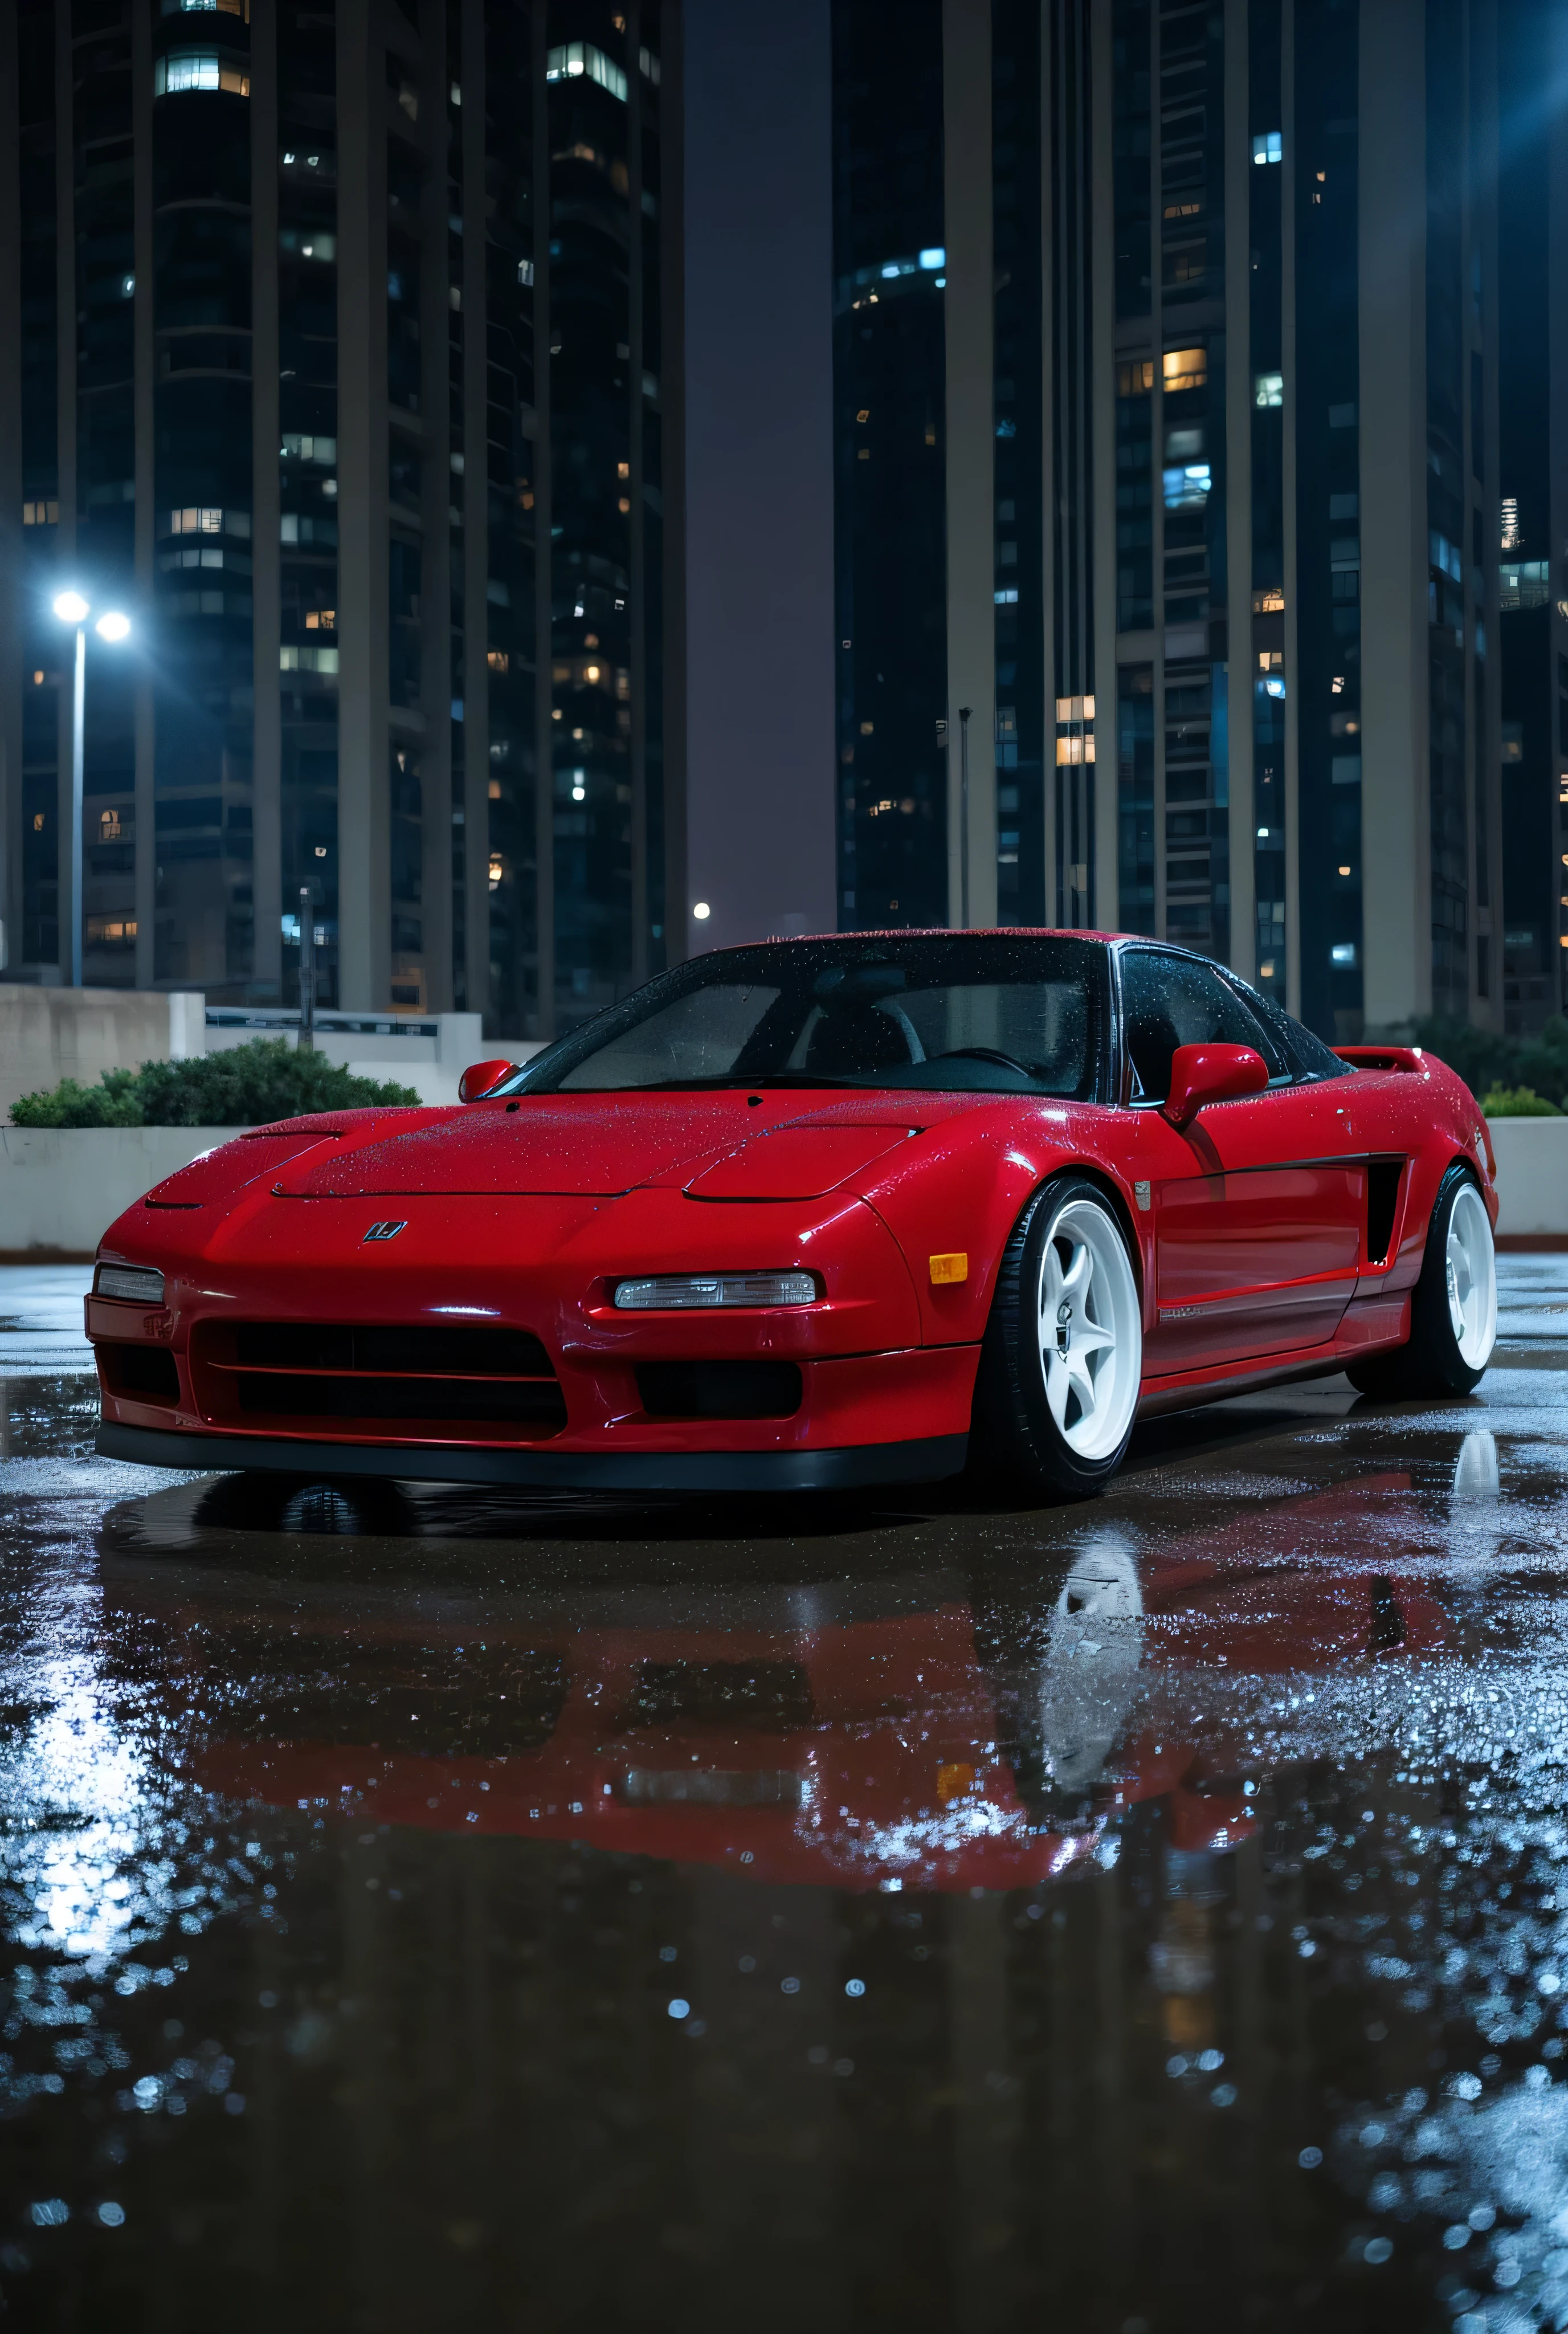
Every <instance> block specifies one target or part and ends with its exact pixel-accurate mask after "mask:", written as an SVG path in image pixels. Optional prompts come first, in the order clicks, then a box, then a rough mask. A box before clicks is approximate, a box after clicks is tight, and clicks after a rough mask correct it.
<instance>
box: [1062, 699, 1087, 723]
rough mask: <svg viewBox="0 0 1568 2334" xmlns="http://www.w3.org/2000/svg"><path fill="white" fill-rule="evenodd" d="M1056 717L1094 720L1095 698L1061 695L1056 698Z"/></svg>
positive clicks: (1065, 719)
mask: <svg viewBox="0 0 1568 2334" xmlns="http://www.w3.org/2000/svg"><path fill="white" fill-rule="evenodd" d="M1056 719H1057V720H1058V721H1092V720H1093V719H1094V699H1092V697H1059V698H1058V699H1056Z"/></svg>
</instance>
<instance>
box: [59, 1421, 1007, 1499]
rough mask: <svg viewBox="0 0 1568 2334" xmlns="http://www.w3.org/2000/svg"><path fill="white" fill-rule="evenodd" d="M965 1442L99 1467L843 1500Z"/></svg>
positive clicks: (933, 1476)
mask: <svg viewBox="0 0 1568 2334" xmlns="http://www.w3.org/2000/svg"><path fill="white" fill-rule="evenodd" d="M968 1446H969V1438H968V1436H967V1434H937V1435H928V1436H926V1437H924V1438H923V1439H921V1440H919V1441H918V1442H862V1443H854V1444H850V1445H848V1446H842V1447H840V1448H839V1449H836V1450H831V1451H813V1450H796V1451H592V1452H587V1451H562V1450H551V1449H547V1448H546V1449H539V1448H535V1449H530V1450H519V1449H516V1448H515V1447H509V1448H507V1449H505V1450H498V1449H490V1450H476V1449H474V1448H472V1447H469V1448H466V1449H457V1448H455V1447H453V1446H450V1445H448V1446H447V1447H444V1448H438V1449H425V1450H420V1449H418V1448H416V1447H414V1446H412V1445H410V1444H407V1443H400V1444H391V1443H385V1442H375V1443H371V1442H325V1441H318V1440H316V1439H315V1438H314V1437H312V1438H311V1439H309V1440H308V1441H306V1440H285V1439H284V1438H282V1437H274V1436H271V1435H267V1436H263V1435H249V1434H232V1435H231V1434H207V1433H194V1434H193V1433H188V1432H179V1431H178V1429H169V1428H161V1427H147V1426H120V1425H115V1424H113V1423H105V1424H103V1425H101V1427H100V1428H99V1430H98V1443H97V1448H98V1453H99V1456H100V1458H102V1459H122V1460H125V1461H129V1462H130V1464H131V1465H132V1466H137V1467H184V1468H190V1469H194V1470H196V1471H198V1472H200V1473H203V1474H222V1473H227V1472H229V1471H236V1470H242V1471H243V1470H265V1471H266V1472H268V1473H272V1474H285V1475H300V1476H305V1477H309V1478H311V1479H312V1480H321V1479H322V1477H325V1476H332V1475H376V1476H380V1477H381V1478H382V1479H383V1480H394V1481H397V1480H401V1481H404V1482H418V1483H488V1484H494V1485H498V1486H512V1487H519V1488H524V1489H532V1490H557V1491H678V1492H703V1491H721V1492H722V1491H843V1490H854V1489H856V1488H858V1487H859V1486H861V1485H863V1484H876V1483H936V1482H940V1481H942V1480H944V1479H945V1478H946V1477H948V1476H950V1475H957V1474H959V1473H961V1472H962V1471H963V1467H964V1464H965V1461H966V1459H967V1455H968Z"/></svg>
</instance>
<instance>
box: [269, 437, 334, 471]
mask: <svg viewBox="0 0 1568 2334" xmlns="http://www.w3.org/2000/svg"><path fill="white" fill-rule="evenodd" d="M278 451H279V453H280V454H281V455H282V456H283V457H284V460H285V461H293V462H323V463H325V464H326V466H327V467H328V468H329V469H330V468H331V467H332V464H333V463H334V462H335V461H336V460H337V458H338V441H337V439H335V438H301V437H296V436H294V435H293V432H292V431H285V432H284V439H283V443H282V445H281V446H280V447H279V448H278Z"/></svg>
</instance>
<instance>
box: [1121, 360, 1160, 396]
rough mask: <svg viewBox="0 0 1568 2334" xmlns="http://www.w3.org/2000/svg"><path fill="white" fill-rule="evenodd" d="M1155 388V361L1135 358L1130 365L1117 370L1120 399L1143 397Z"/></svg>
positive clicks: (1122, 365)
mask: <svg viewBox="0 0 1568 2334" xmlns="http://www.w3.org/2000/svg"><path fill="white" fill-rule="evenodd" d="M1153 387H1154V359H1153V358H1152V357H1134V358H1133V359H1132V362H1130V364H1119V365H1118V366H1117V368H1116V394H1117V396H1118V397H1143V396H1146V395H1147V393H1148V392H1149V391H1150V390H1151V389H1152V388H1153Z"/></svg>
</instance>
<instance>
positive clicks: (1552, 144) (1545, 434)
mask: <svg viewBox="0 0 1568 2334" xmlns="http://www.w3.org/2000/svg"><path fill="white" fill-rule="evenodd" d="M1564 88H1568V24H1564V20H1563V12H1562V10H1561V9H1559V8H1557V7H1555V6H1554V5H1551V0H1511V5H1508V6H1507V7H1505V8H1504V9H1503V10H1502V11H1501V13H1500V14H1499V17H1498V91H1499V101H1500V108H1501V134H1500V138H1499V146H1500V149H1501V170H1500V174H1499V181H1498V214H1497V227H1498V234H1497V247H1498V265H1499V270H1500V278H1501V285H1502V301H1501V307H1502V334H1501V350H1500V355H1501V362H1500V366H1499V373H1500V384H1501V385H1500V391H1499V398H1498V411H1499V422H1498V467H1497V476H1498V481H1499V484H1500V485H1501V487H1502V490H1503V491H1502V507H1501V510H1500V512H1499V515H1498V516H1499V525H1498V553H1499V589H1498V612H1499V622H1498V632H1499V635H1500V641H1501V650H1502V692H1503V731H1502V772H1501V778H1502V796H1503V899H1504V917H1505V931H1504V933H1503V1020H1504V1027H1505V1030H1506V1032H1507V1034H1508V1035H1509V1036H1510V1037H1534V1035H1535V1034H1536V1033H1537V1032H1538V1031H1539V1029H1540V1027H1541V1026H1542V1024H1543V1023H1544V1021H1545V1020H1546V1019H1547V1018H1549V1017H1550V1016H1551V1015H1552V1014H1554V1013H1561V1012H1562V1011H1563V1009H1564V1005H1565V1004H1568V414H1565V413H1564V412H1563V399H1562V395H1561V391H1559V393H1558V394H1557V395H1556V396H1555V397H1554V395H1553V385H1554V383H1559V384H1560V383H1561V382H1562V381H1563V379H1564V377H1565V375H1564V367H1565V366H1568V125H1565V123H1564V121H1563V106H1562V103H1561V98H1560V92H1562V91H1563V89H1564Z"/></svg>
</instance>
